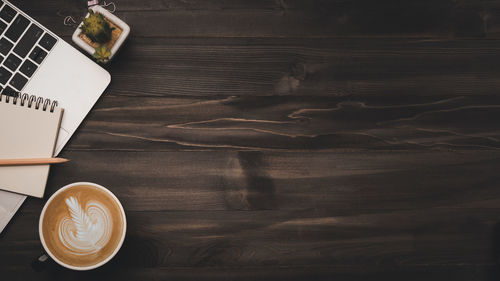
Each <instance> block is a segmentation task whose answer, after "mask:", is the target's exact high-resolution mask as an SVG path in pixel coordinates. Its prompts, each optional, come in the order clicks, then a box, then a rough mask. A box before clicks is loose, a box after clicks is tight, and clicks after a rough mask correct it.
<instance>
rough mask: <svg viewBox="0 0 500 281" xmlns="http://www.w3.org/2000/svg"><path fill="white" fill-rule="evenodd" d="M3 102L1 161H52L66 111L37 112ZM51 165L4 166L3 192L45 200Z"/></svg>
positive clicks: (1, 173)
mask: <svg viewBox="0 0 500 281" xmlns="http://www.w3.org/2000/svg"><path fill="white" fill-rule="evenodd" d="M12 102H13V99H12V98H11V99H10V103H8V102H6V101H5V97H4V98H3V100H0V159H13V158H50V157H52V155H53V153H54V146H55V143H56V140H57V134H58V132H59V125H60V122H61V117H62V114H63V110H62V109H61V108H58V107H55V109H54V111H53V112H50V110H49V108H46V110H43V109H42V105H40V108H39V109H35V105H34V104H33V105H32V107H31V108H29V107H27V104H24V106H21V104H20V101H18V102H17V104H13V103H12ZM49 169H50V165H31V166H1V167H0V189H3V190H8V191H13V192H16V193H21V194H26V195H31V196H36V197H40V198H41V197H43V193H44V191H45V185H46V183H47V177H48V175H49Z"/></svg>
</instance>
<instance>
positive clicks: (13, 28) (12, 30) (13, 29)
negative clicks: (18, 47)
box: [5, 15, 30, 42]
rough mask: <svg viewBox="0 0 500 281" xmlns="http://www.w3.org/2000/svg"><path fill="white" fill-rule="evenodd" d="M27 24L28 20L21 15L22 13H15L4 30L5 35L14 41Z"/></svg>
mask: <svg viewBox="0 0 500 281" xmlns="http://www.w3.org/2000/svg"><path fill="white" fill-rule="evenodd" d="M29 24H30V21H29V20H28V19H27V18H25V17H23V15H17V17H16V19H15V20H14V21H13V22H12V24H11V25H10V27H9V29H7V32H5V36H7V38H9V39H10V40H12V41H13V42H16V41H17V39H19V37H21V34H23V32H24V30H26V28H27V27H28V25H29Z"/></svg>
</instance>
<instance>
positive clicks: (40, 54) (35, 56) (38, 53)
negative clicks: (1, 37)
mask: <svg viewBox="0 0 500 281" xmlns="http://www.w3.org/2000/svg"><path fill="white" fill-rule="evenodd" d="M0 43H1V42H0ZM46 56H47V52H45V51H44V50H42V48H40V47H38V46H36V47H35V48H34V49H33V51H31V54H30V59H32V60H34V61H35V62H36V63H38V64H41V63H42V61H43V60H44V59H45V57H46Z"/></svg>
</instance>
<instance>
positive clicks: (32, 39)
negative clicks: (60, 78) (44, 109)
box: [0, 1, 57, 96]
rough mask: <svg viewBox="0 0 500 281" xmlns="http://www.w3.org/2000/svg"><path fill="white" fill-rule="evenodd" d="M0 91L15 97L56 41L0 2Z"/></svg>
mask: <svg viewBox="0 0 500 281" xmlns="http://www.w3.org/2000/svg"><path fill="white" fill-rule="evenodd" d="M0 7H1V9H0V90H2V93H3V94H5V95H9V96H15V95H17V94H18V93H19V92H20V91H21V90H22V89H23V88H24V86H25V85H26V83H28V81H29V79H30V78H31V77H32V76H33V74H34V73H35V71H36V70H37V69H38V67H39V66H40V65H41V64H42V63H43V60H44V59H45V58H46V57H47V55H48V53H50V51H51V50H52V47H54V45H55V44H56V42H57V39H56V38H55V37H54V36H52V35H50V34H49V33H48V32H47V29H45V28H43V27H42V26H40V25H39V24H37V23H34V22H33V21H31V20H29V19H28V18H26V17H25V16H23V15H22V14H20V13H18V12H16V10H14V9H13V8H12V7H11V6H9V5H8V4H6V3H5V2H3V1H0Z"/></svg>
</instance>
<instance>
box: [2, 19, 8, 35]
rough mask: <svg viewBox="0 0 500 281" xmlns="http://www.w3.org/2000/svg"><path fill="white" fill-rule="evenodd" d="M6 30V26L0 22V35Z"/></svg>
mask: <svg viewBox="0 0 500 281" xmlns="http://www.w3.org/2000/svg"><path fill="white" fill-rule="evenodd" d="M6 28H7V24H6V23H4V22H3V21H0V34H2V33H3V32H4V30H5V29H6Z"/></svg>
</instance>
